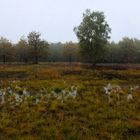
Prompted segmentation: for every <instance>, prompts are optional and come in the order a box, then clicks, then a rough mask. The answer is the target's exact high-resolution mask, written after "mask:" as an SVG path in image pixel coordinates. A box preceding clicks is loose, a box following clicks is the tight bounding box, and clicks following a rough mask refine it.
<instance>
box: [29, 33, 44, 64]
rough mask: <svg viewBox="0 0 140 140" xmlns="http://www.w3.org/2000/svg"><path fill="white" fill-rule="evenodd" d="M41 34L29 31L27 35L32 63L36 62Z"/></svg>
mask: <svg viewBox="0 0 140 140" xmlns="http://www.w3.org/2000/svg"><path fill="white" fill-rule="evenodd" d="M40 36H41V34H40V33H38V32H35V31H33V32H30V33H29V35H28V43H29V47H31V48H32V55H33V57H34V63H35V64H38V58H39V47H40V42H41V39H40Z"/></svg>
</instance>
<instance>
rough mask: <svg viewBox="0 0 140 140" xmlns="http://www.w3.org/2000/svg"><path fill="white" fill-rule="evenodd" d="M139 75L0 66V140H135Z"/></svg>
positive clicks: (139, 127)
mask: <svg viewBox="0 0 140 140" xmlns="http://www.w3.org/2000/svg"><path fill="white" fill-rule="evenodd" d="M138 77H140V71H139V70H118V71H115V70H104V69H100V70H96V69H94V70H92V69H85V68H82V67H78V66H63V67H62V66H57V67H55V66H43V65H42V66H39V65H38V66H0V80H1V81H0V140H3V139H5V140H139V139H140V79H139V78H138Z"/></svg>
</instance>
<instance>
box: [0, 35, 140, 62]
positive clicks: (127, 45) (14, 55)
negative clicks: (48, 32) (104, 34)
mask: <svg viewBox="0 0 140 140" xmlns="http://www.w3.org/2000/svg"><path fill="white" fill-rule="evenodd" d="M35 34H36V33H34V34H29V36H28V38H27V39H26V38H21V39H20V41H19V42H17V43H16V44H12V43H11V42H10V41H9V40H7V39H5V38H3V37H1V38H0V62H1V63H6V62H21V63H38V62H83V61H86V60H82V58H81V57H80V55H79V47H78V43H73V42H67V43H61V42H59V43H48V42H47V41H44V40H38V42H35V43H34V42H33V41H34V40H32V39H34V38H32V35H33V36H34V35H35ZM38 35H39V34H38ZM37 45H38V46H39V47H38V46H37ZM99 63H140V40H138V39H130V38H123V39H122V40H121V41H119V42H118V43H115V42H111V43H110V42H108V44H107V45H106V49H105V50H104V55H103V57H102V59H101V60H100V62H99Z"/></svg>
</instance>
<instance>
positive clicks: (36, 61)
mask: <svg viewBox="0 0 140 140" xmlns="http://www.w3.org/2000/svg"><path fill="white" fill-rule="evenodd" d="M34 63H35V64H38V56H37V55H36V56H35V61H34Z"/></svg>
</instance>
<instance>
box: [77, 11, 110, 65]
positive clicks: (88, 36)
mask: <svg viewBox="0 0 140 140" xmlns="http://www.w3.org/2000/svg"><path fill="white" fill-rule="evenodd" d="M74 31H75V33H76V35H77V37H78V39H79V46H80V54H81V56H82V57H83V58H84V60H85V61H88V62H91V63H93V64H94V65H95V64H96V63H97V62H98V61H99V60H100V59H101V58H102V56H103V53H104V49H105V46H106V44H107V40H108V39H109V38H110V37H109V33H110V32H111V29H110V27H109V25H108V24H107V22H106V20H105V16H104V13H103V12H91V11H90V10H86V12H85V13H84V14H83V21H82V22H81V24H80V25H79V26H78V27H75V28H74Z"/></svg>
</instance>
